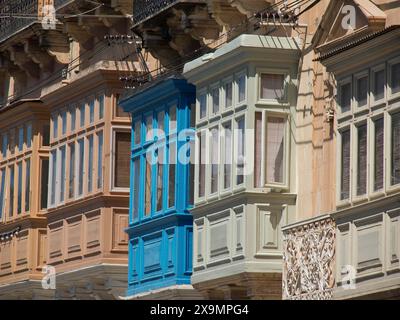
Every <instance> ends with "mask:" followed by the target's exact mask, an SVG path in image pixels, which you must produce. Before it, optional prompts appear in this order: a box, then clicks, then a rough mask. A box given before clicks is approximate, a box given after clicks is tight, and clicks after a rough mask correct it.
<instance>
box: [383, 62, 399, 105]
mask: <svg viewBox="0 0 400 320" xmlns="http://www.w3.org/2000/svg"><path fill="white" fill-rule="evenodd" d="M399 63H400V57H396V58H393V59H390V60H389V61H388V62H387V66H388V72H387V76H388V77H387V81H386V84H387V91H388V94H387V100H393V99H395V98H398V97H400V90H399V92H395V93H393V92H392V66H393V65H395V64H399Z"/></svg>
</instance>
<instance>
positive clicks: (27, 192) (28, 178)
mask: <svg viewBox="0 0 400 320" xmlns="http://www.w3.org/2000/svg"><path fill="white" fill-rule="evenodd" d="M25 170H26V172H25V211H29V210H30V204H31V201H30V199H31V197H30V196H31V160H30V159H27V160H26V161H25Z"/></svg>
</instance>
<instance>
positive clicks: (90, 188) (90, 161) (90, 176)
mask: <svg viewBox="0 0 400 320" xmlns="http://www.w3.org/2000/svg"><path fill="white" fill-rule="evenodd" d="M88 142H89V151H88V180H87V181H88V192H92V191H93V135H91V136H89V137H88Z"/></svg>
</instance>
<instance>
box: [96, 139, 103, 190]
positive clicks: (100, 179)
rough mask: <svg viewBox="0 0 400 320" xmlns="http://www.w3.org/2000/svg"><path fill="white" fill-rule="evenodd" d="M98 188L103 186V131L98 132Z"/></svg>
mask: <svg viewBox="0 0 400 320" xmlns="http://www.w3.org/2000/svg"><path fill="white" fill-rule="evenodd" d="M97 141H98V148H97V188H98V189H101V188H102V187H103V131H101V132H99V133H98V134H97Z"/></svg>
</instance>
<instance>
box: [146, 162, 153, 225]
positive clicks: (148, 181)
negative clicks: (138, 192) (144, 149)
mask: <svg viewBox="0 0 400 320" xmlns="http://www.w3.org/2000/svg"><path fill="white" fill-rule="evenodd" d="M151 157H152V155H151V154H147V156H146V158H145V162H146V173H145V181H144V183H145V193H144V195H145V196H144V201H145V203H144V215H145V216H146V217H147V216H149V215H150V213H151V176H152V165H151V161H150V159H151Z"/></svg>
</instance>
